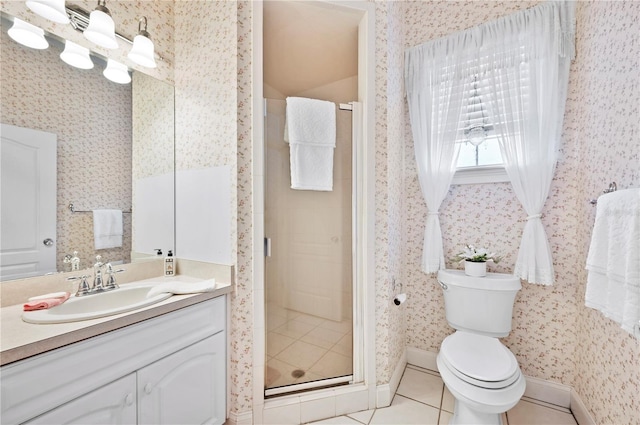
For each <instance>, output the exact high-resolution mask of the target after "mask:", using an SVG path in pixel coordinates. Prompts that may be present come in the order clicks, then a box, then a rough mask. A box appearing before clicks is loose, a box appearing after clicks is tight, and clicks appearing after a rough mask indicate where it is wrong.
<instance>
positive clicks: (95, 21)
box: [84, 8, 118, 49]
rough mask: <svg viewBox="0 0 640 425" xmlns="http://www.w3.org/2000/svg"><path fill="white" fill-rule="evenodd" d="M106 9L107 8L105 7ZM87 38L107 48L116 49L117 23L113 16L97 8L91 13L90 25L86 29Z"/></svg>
mask: <svg viewBox="0 0 640 425" xmlns="http://www.w3.org/2000/svg"><path fill="white" fill-rule="evenodd" d="M105 10H106V8H105ZM84 36H85V38H86V39H87V40H89V41H91V42H93V43H95V44H97V45H98V46H102V47H104V48H106V49H116V48H117V47H118V42H117V41H116V24H115V23H114V22H113V19H112V18H111V16H109V15H108V14H107V13H105V12H103V11H102V10H99V9H96V10H94V11H93V12H91V14H90V15H89V26H87V29H86V30H84Z"/></svg>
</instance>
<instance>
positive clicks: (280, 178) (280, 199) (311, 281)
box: [264, 99, 359, 396]
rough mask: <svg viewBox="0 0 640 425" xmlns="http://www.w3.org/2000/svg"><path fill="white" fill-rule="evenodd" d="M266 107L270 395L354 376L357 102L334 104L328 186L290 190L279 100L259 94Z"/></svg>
mask: <svg viewBox="0 0 640 425" xmlns="http://www.w3.org/2000/svg"><path fill="white" fill-rule="evenodd" d="M265 108H266V114H265V115H266V116H265V127H264V129H265V133H264V134H265V146H264V148H265V149H264V152H265V154H264V158H265V168H264V169H265V188H264V193H265V201H264V212H265V215H264V217H265V218H264V219H265V297H266V309H265V312H266V333H267V334H266V359H265V360H266V362H265V364H266V370H265V395H267V396H270V395H276V394H282V393H287V392H291V391H299V390H303V389H308V388H317V387H320V386H328V385H337V384H341V383H348V382H352V381H353V379H354V355H353V352H354V349H353V347H354V343H353V341H354V326H353V317H354V311H355V310H354V282H355V275H354V255H355V249H354V240H356V238H357V235H356V234H355V231H354V229H356V226H355V223H354V221H355V220H356V219H357V217H356V215H355V213H354V211H355V204H356V201H355V200H356V191H355V190H354V169H355V167H354V165H353V164H354V157H355V155H356V154H355V152H356V144H355V143H354V142H355V139H354V134H355V135H356V138H357V134H358V131H356V132H355V133H354V131H353V130H354V128H355V129H356V130H357V128H358V125H359V124H358V123H357V122H354V119H355V120H357V118H358V116H359V114H358V108H359V104H358V103H357V102H353V103H351V104H336V130H337V137H336V148H335V151H334V158H333V160H334V162H333V190H331V191H313V190H293V189H291V178H290V158H289V145H288V144H287V143H286V142H285V140H284V126H285V108H286V105H285V100H280V99H265ZM355 336H356V340H358V334H357V332H356V335H355ZM356 364H357V362H356ZM356 369H357V366H356Z"/></svg>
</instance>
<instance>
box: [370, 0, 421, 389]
mask: <svg viewBox="0 0 640 425" xmlns="http://www.w3.org/2000/svg"><path fill="white" fill-rule="evenodd" d="M375 7H376V8H375V13H376V33H375V37H376V52H375V56H376V57H375V63H376V86H375V93H376V99H375V101H376V121H375V122H376V128H375V152H376V153H375V164H376V165H375V166H376V170H375V179H376V182H375V190H376V212H375V234H376V236H375V238H376V242H375V284H376V303H375V306H376V380H377V383H378V384H385V383H388V382H389V380H390V378H391V375H392V373H393V371H394V368H395V367H396V365H397V364H398V361H399V360H400V357H401V356H402V353H403V351H404V348H405V346H406V340H405V333H406V326H405V323H406V311H407V310H406V308H404V307H398V306H395V305H394V304H393V301H392V300H393V296H394V293H400V292H401V291H406V290H407V289H408V287H409V286H408V284H407V281H406V280H405V276H404V272H403V268H402V265H403V258H402V256H403V252H402V251H403V249H402V247H403V244H404V242H405V234H404V233H403V229H402V222H403V213H404V210H405V201H404V199H403V194H404V188H403V181H402V175H403V160H404V158H403V149H404V125H405V116H404V93H403V90H404V88H403V87H404V86H403V73H404V71H403V55H404V46H403V45H402V39H403V27H402V11H403V5H402V2H385V1H378V2H376V3H375ZM394 282H395V287H394ZM409 297H413V294H410V295H409ZM405 305H408V304H405Z"/></svg>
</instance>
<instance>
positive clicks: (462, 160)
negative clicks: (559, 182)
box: [452, 75, 509, 184]
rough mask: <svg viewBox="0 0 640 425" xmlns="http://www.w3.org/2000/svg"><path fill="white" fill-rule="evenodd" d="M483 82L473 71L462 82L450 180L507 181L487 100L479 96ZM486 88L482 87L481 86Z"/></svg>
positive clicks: (457, 181)
mask: <svg viewBox="0 0 640 425" xmlns="http://www.w3.org/2000/svg"><path fill="white" fill-rule="evenodd" d="M486 85H487V82H486V80H485V81H483V80H482V79H481V77H479V76H478V75H474V76H473V77H472V79H471V82H470V84H465V85H464V88H463V90H464V92H465V93H464V95H463V96H464V99H465V100H464V102H465V106H464V112H463V114H462V118H461V120H460V130H461V131H460V134H461V137H459V138H458V140H456V143H459V144H460V154H459V155H458V163H457V166H456V168H457V171H456V174H455V175H454V177H453V182H452V183H453V184H473V183H497V182H503V181H508V180H509V179H508V177H507V173H506V172H505V170H504V166H503V161H502V154H501V153H500V144H499V142H498V136H497V134H496V131H495V130H496V128H495V127H496V125H497V124H496V125H494V123H493V120H492V117H493V114H491V108H490V103H489V102H488V101H487V99H486V97H484V98H483V90H482V88H483V86H484V87H485V88H486ZM485 91H486V90H485Z"/></svg>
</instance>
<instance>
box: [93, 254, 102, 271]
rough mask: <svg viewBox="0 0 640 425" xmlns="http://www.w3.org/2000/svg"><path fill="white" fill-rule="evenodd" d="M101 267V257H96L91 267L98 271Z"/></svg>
mask: <svg viewBox="0 0 640 425" xmlns="http://www.w3.org/2000/svg"><path fill="white" fill-rule="evenodd" d="M102 266H104V263H103V262H102V255H96V263H95V264H94V265H93V268H94V269H99V268H100V267H102Z"/></svg>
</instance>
